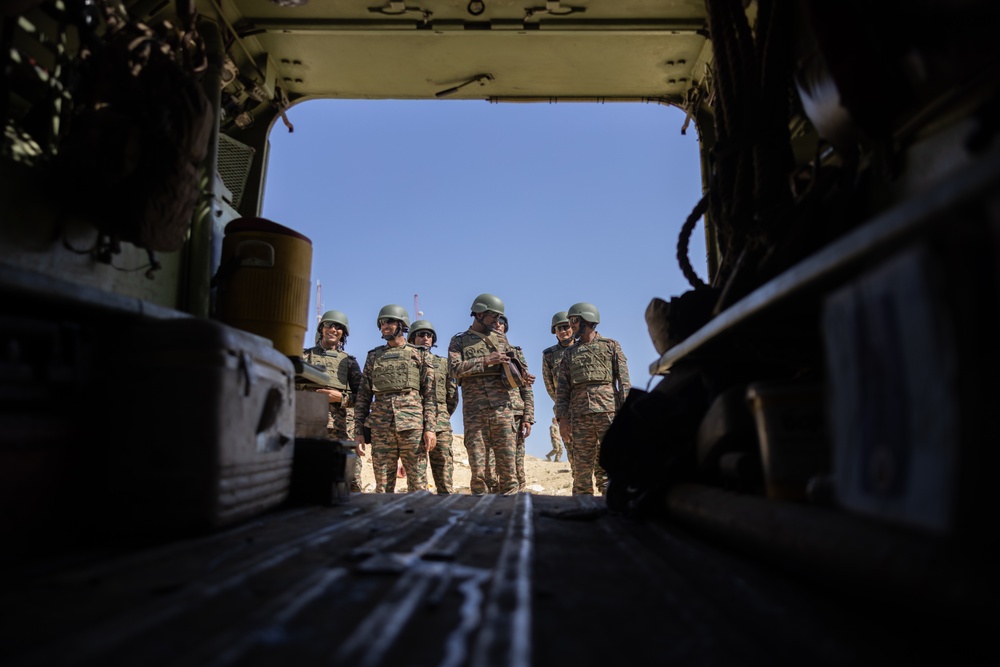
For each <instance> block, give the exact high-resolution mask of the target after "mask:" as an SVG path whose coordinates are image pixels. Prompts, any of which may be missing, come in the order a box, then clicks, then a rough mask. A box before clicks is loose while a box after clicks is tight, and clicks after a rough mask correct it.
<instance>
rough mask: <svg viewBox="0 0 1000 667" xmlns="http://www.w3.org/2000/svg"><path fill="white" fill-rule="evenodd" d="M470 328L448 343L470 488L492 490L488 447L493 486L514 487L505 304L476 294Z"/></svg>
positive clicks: (508, 490) (479, 491)
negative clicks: (505, 370)
mask: <svg viewBox="0 0 1000 667" xmlns="http://www.w3.org/2000/svg"><path fill="white" fill-rule="evenodd" d="M470 310H471V312H470V315H471V316H472V318H473V322H472V325H471V326H470V327H469V328H468V330H466V331H463V332H461V333H457V334H455V335H454V336H452V338H451V342H450V343H449V344H448V363H449V365H450V367H451V372H452V376H453V377H454V378H455V379H456V381H457V382H458V385H459V386H460V387H461V388H462V422H463V427H464V432H465V448H466V450H467V451H468V453H469V467H470V468H471V469H472V479H471V481H470V483H469V485H470V488H471V491H472V493H473V494H477V495H478V494H483V493H488V492H489V491H490V489H489V487H488V486H487V483H486V452H487V450H492V451H493V455H494V459H495V460H496V468H497V480H498V482H497V484H498V486H497V492H499V493H505V494H509V493H516V492H517V489H518V483H517V475H516V468H515V454H516V442H517V435H516V429H517V425H516V422H515V416H514V410H513V405H512V402H511V391H510V390H509V389H508V388H507V386H506V385H505V384H504V382H503V379H502V377H501V375H500V374H501V372H502V368H501V365H502V364H504V363H506V362H507V359H508V357H507V353H508V352H513V350H512V348H511V346H510V344H509V343H508V342H507V337H506V336H505V335H504V334H503V333H500V331H499V330H498V325H499V321H500V317H501V316H502V315H503V314H504V304H503V301H502V300H501V299H500V297H498V296H496V295H494V294H486V293H484V294H480V295H479V296H477V297H476V298H475V299H473V301H472V307H471V309H470Z"/></svg>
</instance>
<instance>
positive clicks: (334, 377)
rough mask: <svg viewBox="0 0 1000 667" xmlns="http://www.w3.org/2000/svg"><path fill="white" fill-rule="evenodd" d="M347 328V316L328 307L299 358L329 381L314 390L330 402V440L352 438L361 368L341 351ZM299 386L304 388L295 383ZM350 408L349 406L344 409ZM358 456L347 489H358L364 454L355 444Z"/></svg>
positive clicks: (328, 420) (362, 447)
mask: <svg viewBox="0 0 1000 667" xmlns="http://www.w3.org/2000/svg"><path fill="white" fill-rule="evenodd" d="M348 334H350V327H349V325H348V322H347V315H345V314H344V313H342V312H340V311H339V310H328V311H326V312H325V313H323V316H322V317H321V318H320V321H319V325H318V326H317V327H316V346H315V347H311V348H309V349H307V350H303V351H302V359H303V360H304V361H305V362H306V363H307V364H310V365H312V366H318V367H319V368H322V369H324V370H325V371H326V375H327V377H328V378H329V383H328V384H327V386H326V387H323V388H320V389H316V391H317V392H319V393H321V394H326V395H327V397H328V398H329V402H330V412H329V417H328V418H327V424H326V432H327V437H328V438H330V439H331V440H354V436H355V434H354V409H353V408H354V397H356V396H357V394H358V387H359V386H360V385H361V368H360V367H359V366H358V360H357V359H355V358H354V357H353V356H351V355H349V354H347V353H346V352H344V346H345V345H346V344H347V336H348ZM299 388H300V389H301V388H305V387H304V386H303V385H299ZM348 408H350V409H348ZM357 452H358V456H357V458H355V459H354V472H353V474H352V479H351V491H355V492H360V491H361V458H362V457H363V456H364V454H365V448H364V445H363V444H361V445H358V448H357Z"/></svg>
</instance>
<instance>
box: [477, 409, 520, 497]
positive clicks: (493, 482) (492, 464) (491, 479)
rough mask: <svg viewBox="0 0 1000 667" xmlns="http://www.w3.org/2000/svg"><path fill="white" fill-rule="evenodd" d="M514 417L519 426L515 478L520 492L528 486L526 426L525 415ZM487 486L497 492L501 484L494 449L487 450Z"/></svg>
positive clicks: (515, 452) (516, 443)
mask: <svg viewBox="0 0 1000 667" xmlns="http://www.w3.org/2000/svg"><path fill="white" fill-rule="evenodd" d="M514 417H515V424H516V426H517V430H516V431H515V432H516V433H517V440H516V441H515V443H514V478H515V479H516V480H517V490H518V491H519V492H520V491H524V489H525V488H526V487H527V482H526V480H525V476H524V433H523V431H522V430H521V429H522V428H524V427H523V426H522V420H523V417H522V416H521V415H515V416H514ZM486 486H487V488H489V490H490V493H497V492H498V489H499V486H500V481H499V480H498V479H497V463H496V456H495V455H494V454H493V450H492V449H487V450H486Z"/></svg>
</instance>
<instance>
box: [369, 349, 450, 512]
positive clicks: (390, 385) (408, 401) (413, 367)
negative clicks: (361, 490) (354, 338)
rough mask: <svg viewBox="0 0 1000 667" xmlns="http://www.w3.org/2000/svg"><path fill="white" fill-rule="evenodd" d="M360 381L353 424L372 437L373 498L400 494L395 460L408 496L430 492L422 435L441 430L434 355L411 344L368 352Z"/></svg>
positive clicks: (425, 451)
mask: <svg viewBox="0 0 1000 667" xmlns="http://www.w3.org/2000/svg"><path fill="white" fill-rule="evenodd" d="M362 377H363V380H362V382H361V386H360V388H359V390H358V395H357V400H356V405H355V408H354V420H355V425H356V428H358V429H363V428H364V427H365V426H368V427H369V428H371V431H372V438H371V439H372V467H373V469H374V471H375V492H376V493H392V492H394V491H395V490H396V461H397V459H400V460H402V462H403V469H404V470H405V471H406V484H407V489H408V491H410V492H413V491H424V490H426V489H427V450H426V449H425V447H424V443H423V435H424V432H425V431H434V430H436V428H437V402H436V400H435V396H434V367H433V366H431V362H430V355H428V354H427V352H426V351H425V350H424V349H423V348H421V347H415V346H413V345H410V344H409V343H404V344H403V345H401V346H399V347H390V346H388V345H380V346H379V347H376V348H375V349H373V350H371V351H369V352H368V358H367V359H366V360H365V368H364V371H363V372H362ZM373 399H374V400H373Z"/></svg>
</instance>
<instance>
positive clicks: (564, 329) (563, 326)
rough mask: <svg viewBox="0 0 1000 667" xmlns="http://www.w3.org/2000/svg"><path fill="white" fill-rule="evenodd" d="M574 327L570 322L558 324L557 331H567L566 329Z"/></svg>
mask: <svg viewBox="0 0 1000 667" xmlns="http://www.w3.org/2000/svg"><path fill="white" fill-rule="evenodd" d="M572 328H573V327H571V326H570V325H568V324H557V325H556V331H566V330H568V329H572Z"/></svg>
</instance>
